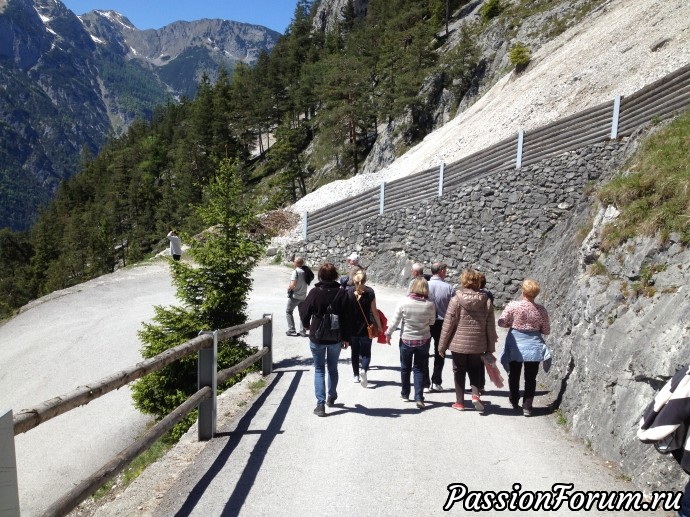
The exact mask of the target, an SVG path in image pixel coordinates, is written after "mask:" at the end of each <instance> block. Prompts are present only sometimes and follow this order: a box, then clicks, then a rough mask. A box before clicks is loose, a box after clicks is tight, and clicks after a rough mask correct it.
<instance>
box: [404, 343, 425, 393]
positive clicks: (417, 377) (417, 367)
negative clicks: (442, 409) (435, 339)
mask: <svg viewBox="0 0 690 517" xmlns="http://www.w3.org/2000/svg"><path fill="white" fill-rule="evenodd" d="M428 367H429V344H426V345H421V346H407V345H406V344H404V343H400V379H401V381H402V390H401V391H400V395H402V396H403V397H409V396H410V371H412V372H413V373H414V399H415V400H416V401H423V400H424V372H426V369H427V368H428Z"/></svg>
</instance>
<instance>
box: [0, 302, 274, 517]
mask: <svg viewBox="0 0 690 517" xmlns="http://www.w3.org/2000/svg"><path fill="white" fill-rule="evenodd" d="M258 327H263V347H262V349H261V350H259V351H258V352H256V353H255V354H253V355H251V356H250V357H247V358H246V359H244V360H243V361H241V362H240V363H238V364H236V365H234V366H232V367H230V368H227V369H225V370H222V371H220V372H218V371H217V360H216V359H217V351H218V343H219V342H222V341H225V340H227V339H229V338H231V337H235V336H239V335H241V334H244V333H246V332H248V331H250V330H252V329H255V328H258ZM272 343H273V317H272V315H271V314H264V317H263V318H261V319H258V320H254V321H250V322H248V323H245V324H243V325H236V326H234V327H230V328H227V329H222V330H216V331H213V332H201V333H200V335H199V336H198V337H196V338H194V339H191V340H189V341H187V342H185V343H182V344H181V345H178V346H176V347H173V348H171V349H169V350H166V351H165V352H163V353H161V354H158V355H157V356H155V357H152V358H150V359H146V360H144V361H142V362H140V363H137V364H136V365H134V366H132V367H130V368H127V369H125V370H122V371H120V372H117V373H114V374H112V375H110V376H108V377H105V378H103V379H101V380H99V381H96V382H94V383H91V384H87V385H85V386H80V387H78V388H76V389H75V390H73V391H71V392H69V393H67V394H64V395H61V396H58V397H54V398H52V399H49V400H47V401H45V402H42V403H41V404H39V405H37V406H35V407H33V408H29V409H24V410H21V411H20V412H19V413H17V415H16V416H14V417H12V411H11V410H9V411H7V412H6V413H5V414H3V415H0V449H1V450H2V451H3V454H2V456H0V458H1V459H0V516H2V517H18V516H19V514H20V513H19V495H18V493H19V490H18V485H17V467H16V458H15V453H14V449H15V448H14V436H16V435H18V434H21V433H24V432H26V431H29V430H31V429H33V428H34V427H37V426H38V425H40V424H42V423H44V422H46V421H48V420H50V419H52V418H54V417H56V416H58V415H61V414H63V413H66V412H68V411H70V410H72V409H75V408H77V407H79V406H83V405H85V404H88V403H89V402H91V401H93V400H95V399H97V398H99V397H102V396H103V395H105V394H106V393H109V392H111V391H113V390H116V389H118V388H121V387H122V386H125V385H126V384H129V383H130V382H132V381H134V380H136V379H139V378H141V377H144V376H145V375H148V374H149V373H152V372H156V371H159V370H162V369H163V368H165V367H166V366H168V365H169V364H171V363H173V362H174V361H176V360H178V359H181V358H182V357H186V356H188V355H190V354H192V353H195V352H198V353H199V367H198V391H197V392H196V393H194V394H193V395H192V396H190V397H189V398H188V399H187V400H186V401H185V402H184V403H182V404H181V405H180V406H178V407H177V408H175V409H174V410H173V411H172V412H171V413H170V414H169V415H167V416H166V417H165V418H163V419H162V420H161V421H160V422H158V423H157V424H156V425H155V426H154V427H152V428H151V429H149V430H148V431H147V432H146V434H145V435H144V436H143V437H142V438H140V439H139V440H137V441H136V442H135V443H134V444H132V445H131V446H129V447H127V448H126V449H125V450H123V451H121V452H120V453H119V454H117V455H116V456H115V458H113V459H112V460H111V461H110V462H108V463H107V464H106V465H104V466H103V467H102V468H101V469H99V470H98V471H97V472H96V473H94V474H92V475H91V476H89V477H88V478H87V479H85V480H83V481H81V482H80V483H79V484H78V485H77V486H75V487H74V488H73V489H72V490H70V491H69V492H67V493H66V494H64V495H63V496H62V497H60V498H59V499H58V500H57V501H55V502H54V503H53V504H52V505H51V506H50V507H49V508H48V509H47V510H46V511H45V512H44V514H43V515H46V516H62V515H66V514H67V513H69V512H70V511H71V510H73V509H74V508H75V507H76V506H77V505H78V504H79V503H81V502H82V501H83V500H84V499H86V498H87V497H89V496H90V495H92V494H93V493H94V492H96V490H98V489H99V488H100V487H101V486H103V485H104V484H105V483H106V482H107V481H109V480H110V479H112V478H113V477H115V476H116V475H117V474H119V473H120V472H121V471H122V470H123V469H124V468H125V467H127V465H129V464H130V463H131V462H132V461H133V460H134V459H135V458H136V457H137V456H139V455H140V454H141V453H142V452H144V451H145V450H147V449H148V448H149V447H151V445H152V444H153V443H154V442H156V440H158V439H159V438H160V437H161V436H163V435H164V434H165V433H167V432H168V431H169V430H170V429H172V428H173V426H175V424H177V423H179V422H180V421H181V420H182V419H183V418H184V417H185V416H187V414H189V413H190V412H191V411H193V410H194V409H195V408H197V407H198V408H199V418H198V438H199V440H200V441H204V440H210V439H212V438H213V437H214V435H215V432H216V395H217V386H218V383H223V382H225V381H227V380H228V379H230V378H231V377H233V376H234V375H237V374H238V373H240V372H241V371H243V370H245V369H246V368H248V367H249V366H251V365H252V364H254V363H256V362H257V361H259V360H261V361H262V374H263V375H269V374H270V373H271V372H272V371H273V354H272ZM6 452H7V453H6Z"/></svg>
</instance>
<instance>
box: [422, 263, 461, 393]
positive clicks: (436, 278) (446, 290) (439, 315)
mask: <svg viewBox="0 0 690 517" xmlns="http://www.w3.org/2000/svg"><path fill="white" fill-rule="evenodd" d="M447 269H448V265H447V264H444V263H443V262H434V263H433V264H432V265H431V275H432V276H431V280H429V301H431V302H433V303H434V306H435V307H436V321H435V322H434V324H433V325H431V329H430V331H431V339H432V340H433V341H434V371H433V373H432V375H431V379H430V380H431V383H430V384H431V385H430V388H429V391H443V385H442V380H443V379H442V375H443V365H444V363H445V357H444V356H443V355H441V354H439V353H438V345H439V341H440V339H441V329H442V328H443V319H444V318H445V317H446V310H448V304H449V303H450V300H451V298H453V295H454V294H455V290H454V289H453V286H451V285H450V284H449V283H448V282H446V271H447ZM425 380H429V372H428V370H427V373H426V379H425Z"/></svg>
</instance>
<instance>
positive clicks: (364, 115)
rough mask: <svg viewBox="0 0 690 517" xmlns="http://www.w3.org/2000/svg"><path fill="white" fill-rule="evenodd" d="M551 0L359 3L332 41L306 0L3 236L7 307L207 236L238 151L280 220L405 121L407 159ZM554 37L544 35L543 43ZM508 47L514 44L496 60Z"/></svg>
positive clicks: (568, 14)
mask: <svg viewBox="0 0 690 517" xmlns="http://www.w3.org/2000/svg"><path fill="white" fill-rule="evenodd" d="M595 3H596V2H595V1H585V0H582V1H580V2H576V3H574V4H573V5H575V6H577V10H575V11H573V10H572V9H571V10H569V9H570V8H569V7H562V6H561V7H560V8H559V9H556V14H554V15H553V16H551V17H550V18H549V23H547V25H546V26H547V27H552V26H553V20H554V16H556V19H560V20H562V21H563V26H565V25H566V24H567V23H575V22H576V21H577V16H583V15H584V13H586V12H587V10H586V7H587V6H591V5H592V4H595ZM551 4H552V2H551V1H547V0H535V1H527V0H519V1H516V2H508V1H505V2H504V1H497V0H487V1H486V2H484V3H483V4H482V5H481V7H478V6H479V3H478V2H467V1H464V0H448V1H446V0H425V1H419V0H372V1H370V2H369V4H368V6H367V10H366V13H365V14H364V13H362V12H361V11H359V12H358V11H355V9H354V5H353V2H352V1H349V2H347V4H346V6H345V8H344V10H343V12H342V18H341V22H340V24H339V25H338V27H337V28H336V29H335V30H332V31H329V32H325V31H320V30H315V28H314V26H315V24H314V13H315V12H316V9H317V7H318V4H317V3H316V2H312V1H310V0H299V1H298V2H297V5H296V8H295V13H294V16H293V20H292V22H291V25H290V27H289V28H288V31H287V32H286V34H285V35H284V36H283V37H282V38H280V39H279V41H278V43H277V44H276V46H275V47H274V49H273V51H272V53H271V54H270V55H269V54H266V53H264V54H262V55H261V56H260V57H259V59H258V60H257V63H256V65H255V66H254V67H251V68H250V67H248V66H246V65H242V64H240V65H239V66H237V68H236V69H235V70H234V72H233V74H232V76H230V75H228V74H226V73H221V74H220V75H219V77H218V79H217V81H215V82H214V83H211V82H210V81H209V80H208V79H207V78H204V79H203V80H202V81H201V83H200V84H199V86H198V89H197V94H196V96H195V97H194V98H193V99H185V100H182V101H181V102H179V103H174V102H170V103H168V104H167V105H164V106H161V107H159V108H158V109H157V110H156V112H155V113H154V116H153V118H152V120H151V121H150V122H143V121H140V122H136V123H134V124H133V125H132V126H131V127H130V129H129V130H128V131H127V132H126V134H124V135H123V136H121V137H117V138H111V140H110V141H109V142H108V143H107V144H106V145H105V147H104V148H103V150H102V151H101V152H100V153H99V154H98V156H95V157H88V156H85V157H84V158H83V163H82V170H81V172H80V173H79V174H77V175H75V176H74V177H72V178H71V179H70V180H69V181H66V182H64V183H63V184H62V185H61V186H60V188H59V190H58V192H57V195H56V198H55V200H54V202H53V203H51V204H50V205H49V206H48V207H47V208H46V209H45V210H44V211H43V212H42V213H41V215H40V217H39V220H38V222H37V224H36V225H35V226H34V228H33V229H32V230H31V231H30V232H26V233H14V232H11V231H8V230H3V231H2V232H0V294H1V295H2V296H0V300H1V301H0V314H3V315H9V314H11V313H12V311H13V310H14V309H16V308H18V307H20V306H22V305H23V304H25V303H26V302H27V301H29V300H31V299H33V298H36V297H38V296H41V295H43V294H46V293H48V292H51V291H53V290H56V289H60V288H64V287H67V286H70V285H73V284H75V283H78V282H81V281H84V280H86V279H89V278H93V277H95V276H98V275H100V274H103V273H107V272H110V271H113V270H114V269H115V268H117V267H121V266H126V265H128V264H130V263H132V262H134V261H137V260H140V259H142V258H145V257H147V256H149V255H150V254H152V253H154V252H157V251H160V250H161V249H162V248H163V247H164V246H165V244H166V243H167V241H166V240H165V235H166V234H167V232H168V231H169V230H170V229H171V228H173V227H174V228H177V229H178V231H181V232H182V234H183V236H184V238H185V239H188V238H189V236H190V235H193V234H195V233H196V232H198V231H199V230H201V229H202V228H201V226H202V224H201V222H200V221H198V220H197V219H196V218H195V217H194V215H193V214H194V213H195V210H193V207H194V206H197V205H199V204H201V203H203V202H204V196H205V191H206V186H207V185H208V182H209V179H210V178H213V177H214V175H215V174H216V170H217V167H218V164H219V162H220V160H221V159H223V158H230V159H232V160H237V161H238V162H239V164H240V166H241V167H242V170H243V175H244V184H245V188H246V194H247V195H250V196H254V197H255V198H256V199H257V200H258V201H259V202H260V203H261V205H262V207H263V209H264V210H265V211H268V210H270V209H273V208H279V207H281V206H284V205H285V204H287V203H291V202H294V201H295V200H297V199H298V198H300V197H301V196H303V195H305V194H306V193H307V192H308V191H309V190H312V189H314V188H315V187H317V186H319V185H320V184H323V183H325V182H328V181H330V180H332V179H336V178H340V177H348V176H351V175H353V174H354V175H356V174H358V173H359V172H360V171H361V167H362V163H363V161H364V160H365V158H366V157H367V155H368V153H369V152H370V150H371V149H372V146H373V145H374V143H375V142H376V141H377V138H378V137H379V131H380V128H381V127H385V126H386V125H388V124H390V123H392V122H394V121H396V135H395V138H396V139H397V140H396V141H397V144H396V145H397V148H396V149H397V151H395V152H397V153H402V152H404V150H405V149H406V148H409V146H411V145H413V144H414V143H416V142H417V141H419V140H421V139H422V138H423V137H424V136H425V135H426V134H428V132H430V131H431V130H432V129H433V128H434V127H435V125H438V124H439V123H440V122H438V120H436V119H435V118H434V113H435V112H436V110H437V109H438V99H437V97H438V93H439V92H440V91H448V92H449V95H450V99H451V100H450V101H449V100H448V96H446V97H445V101H444V102H445V106H446V107H445V108H444V109H446V110H447V109H450V108H449V107H448V104H449V103H450V104H452V106H451V108H452V109H455V108H457V106H458V105H462V103H463V102H465V103H466V102H467V99H468V98H469V97H471V96H472V95H475V94H476V93H477V91H479V90H480V89H481V87H482V84H483V83H484V82H488V81H490V80H491V74H489V73H487V70H494V71H495V72H500V71H501V67H504V66H505V65H504V64H502V63H503V61H505V59H504V58H505V57H506V53H507V45H506V43H505V42H506V41H509V40H510V38H514V37H515V34H516V33H517V28H518V27H519V23H521V20H523V19H524V20H528V19H529V15H530V14H534V13H537V14H543V12H544V10H545V9H548V8H552V7H553V5H551ZM556 4H559V3H558V2H556ZM565 4H568V5H570V4H572V3H568V2H566V3H565ZM471 11H474V12H475V13H477V14H476V15H475V16H472V17H469V18H467V20H465V22H464V23H462V24H456V25H455V28H453V26H452V23H453V22H454V21H456V22H457V21H458V20H460V19H463V20H464V19H465V18H464V17H467V15H468V13H469V12H471ZM559 16H560V18H559ZM449 25H450V26H451V29H450V31H449V30H448V27H449ZM549 30H551V29H549ZM541 39H543V38H541V36H539V32H538V31H537V32H536V36H534V41H535V44H537V43H536V42H538V41H541ZM496 40H498V41H500V42H502V43H501V48H502V49H503V50H502V51H501V52H500V53H497V52H496V51H495V49H494V50H493V51H492V52H493V54H490V57H491V61H490V60H489V59H488V58H486V57H482V56H483V55H485V54H486V48H488V47H491V46H495V42H496ZM451 41H452V45H451V44H450V43H451ZM506 59H507V58H506ZM508 66H509V65H508ZM430 78H432V80H430ZM432 83H433V84H434V85H435V86H434V87H433V88H431V87H430V84H432ZM463 99H465V100H464V101H463Z"/></svg>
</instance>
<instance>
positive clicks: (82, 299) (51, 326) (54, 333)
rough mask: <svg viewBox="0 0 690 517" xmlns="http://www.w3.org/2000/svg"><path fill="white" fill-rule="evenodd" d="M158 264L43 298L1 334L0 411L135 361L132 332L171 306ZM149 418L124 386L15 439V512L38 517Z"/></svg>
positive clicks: (120, 447) (170, 295)
mask: <svg viewBox="0 0 690 517" xmlns="http://www.w3.org/2000/svg"><path fill="white" fill-rule="evenodd" d="M175 301H176V300H175V297H174V290H173V287H172V285H171V282H170V275H169V271H168V266H167V263H166V262H165V261H160V260H158V261H153V262H152V263H150V264H148V265H146V266H138V267H133V268H127V269H123V270H119V271H117V272H115V273H113V274H110V275H105V276H102V277H99V278H97V279H94V280H92V281H89V282H86V283H84V284H80V285H78V286H76V287H74V288H70V289H66V290H63V291H59V292H56V293H53V294H51V295H48V296H46V297H44V298H41V299H40V300H37V301H35V302H33V303H32V304H31V305H30V306H28V307H26V308H25V309H24V310H23V312H21V313H20V314H19V315H17V316H15V317H14V318H12V319H11V320H9V321H7V322H6V323H5V324H4V325H2V326H0V411H2V413H3V414H4V413H5V410H7V409H12V410H13V411H14V412H15V413H16V412H18V411H19V410H21V409H26V408H29V407H33V406H36V405H38V404H40V403H41V402H43V401H45V400H48V399H50V398H53V397H55V396H58V395H63V394H65V393H68V392H70V391H72V390H73V389H75V388H77V387H78V386H82V385H85V384H88V383H91V382H93V381H97V380H99V379H102V378H103V377H106V376H108V375H110V374H113V373H115V372H116V371H118V370H121V369H123V368H126V367H129V366H133V365H134V364H136V363H137V362H139V361H140V360H141V353H140V347H141V344H140V342H139V339H138V337H137V330H139V329H140V328H141V324H142V322H143V321H148V320H150V318H151V317H152V316H153V307H154V305H169V304H172V303H175ZM149 420H150V418H149V417H147V416H144V415H142V414H141V413H139V412H138V411H137V410H136V409H134V408H133V406H132V400H131V391H130V390H129V388H128V387H125V388H121V389H119V390H117V391H114V392H111V393H109V394H107V395H105V396H103V397H101V398H99V399H97V400H95V401H94V402H91V403H90V404H88V405H86V406H82V407H80V408H77V409H74V410H72V411H70V412H68V413H66V414H63V415H60V416H58V417H56V418H54V419H52V420H50V421H48V422H46V423H43V424H41V425H39V426H38V427H36V428H34V429H32V430H30V431H28V432H26V433H23V434H20V435H19V436H17V437H16V438H15V448H16V456H17V469H18V477H19V496H20V508H21V511H22V515H23V516H32V515H38V514H39V513H40V512H41V510H43V509H45V508H47V506H49V505H50V504H51V503H52V502H54V501H55V500H56V499H58V498H59V497H60V496H61V495H62V494H64V493H65V492H67V491H68V490H70V489H71V488H72V487H73V486H74V485H75V484H76V483H78V482H79V481H81V479H83V478H84V477H86V476H88V475H90V474H92V473H93V472H95V471H96V470H98V469H99V468H100V467H101V466H102V465H104V464H105V463H107V462H108V461H110V460H111V459H112V458H113V457H114V456H115V455H116V454H117V453H118V452H120V451H121V450H123V449H125V448H126V447H127V446H129V445H130V444H131V443H132V442H133V441H134V440H135V439H136V438H137V437H138V436H139V435H140V434H141V433H142V432H143V430H144V429H145V427H146V424H147V422H148V421H149Z"/></svg>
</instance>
